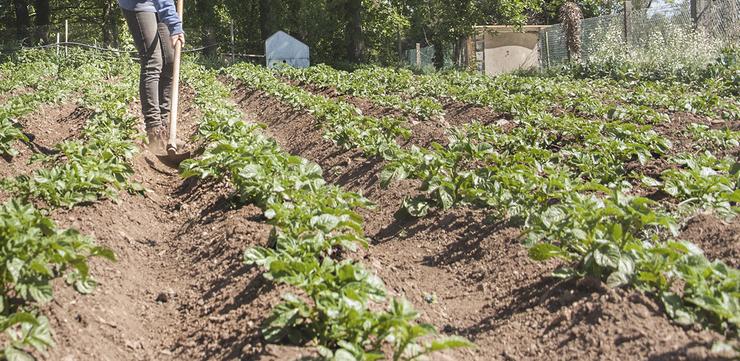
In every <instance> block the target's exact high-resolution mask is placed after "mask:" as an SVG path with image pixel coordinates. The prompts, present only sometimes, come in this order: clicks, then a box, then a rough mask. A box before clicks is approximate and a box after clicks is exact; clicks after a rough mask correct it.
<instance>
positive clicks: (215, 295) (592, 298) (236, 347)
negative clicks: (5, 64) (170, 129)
mask: <svg viewBox="0 0 740 361" xmlns="http://www.w3.org/2000/svg"><path fill="white" fill-rule="evenodd" d="M193 96H194V94H193V93H192V91H190V92H188V91H186V92H185V93H184V97H183V107H182V109H183V119H182V122H183V126H182V128H183V130H182V137H183V138H185V137H187V136H190V135H192V134H194V132H195V131H196V122H197V120H198V118H199V114H198V112H197V110H196V109H195V108H194V107H193ZM234 101H235V102H236V103H237V104H238V105H239V106H240V108H241V109H242V110H243V112H244V117H245V118H246V119H249V120H254V121H259V122H264V123H266V124H267V125H268V133H269V134H270V135H271V136H273V137H274V138H275V139H277V140H278V142H279V143H280V144H281V145H282V146H283V147H284V149H285V150H286V151H289V152H291V153H294V154H297V155H301V156H303V157H305V158H307V159H309V160H313V161H316V162H318V163H319V164H320V165H321V166H322V167H323V168H324V170H325V177H326V178H327V180H328V181H330V182H334V183H336V184H339V185H342V186H344V187H345V188H347V189H348V190H353V191H357V192H361V193H363V194H365V195H366V196H367V197H368V198H370V199H371V200H372V201H373V202H375V203H376V204H377V205H378V207H377V208H376V209H375V210H372V211H364V215H365V217H366V231H367V235H368V237H370V239H371V240H372V246H371V248H370V250H369V251H368V252H367V254H366V255H365V256H366V259H365V261H364V262H365V263H366V264H367V265H369V266H370V267H371V268H372V269H373V270H374V271H375V272H377V273H378V274H379V275H380V276H381V277H382V278H383V279H384V280H385V281H386V283H387V286H388V289H389V290H390V291H391V292H392V293H393V294H394V295H402V296H404V297H407V298H408V299H409V300H410V301H412V303H413V304H414V305H415V306H416V307H417V308H418V309H419V310H420V311H421V312H422V320H423V321H425V322H429V323H432V324H433V325H435V326H436V327H437V329H439V330H441V332H443V333H445V334H459V335H463V336H466V337H468V338H470V339H471V340H473V341H474V342H475V343H476V344H477V345H478V348H477V349H475V350H463V351H456V352H454V353H446V354H442V355H437V356H435V359H439V360H519V359H563V360H566V359H603V360H620V361H621V360H643V359H650V360H693V359H705V358H707V357H709V354H708V347H711V344H712V342H713V341H714V340H716V339H718V336H717V335H716V334H714V333H712V332H707V331H696V330H686V329H682V328H680V327H678V326H675V325H674V324H672V323H671V322H670V321H669V320H668V319H667V318H666V317H665V316H664V315H663V311H662V310H661V309H660V307H659V306H658V305H657V304H656V303H655V302H654V301H652V300H651V299H650V298H649V297H647V296H645V295H642V294H639V293H636V292H627V291H620V290H618V291H609V290H605V289H603V288H602V287H599V286H598V285H593V284H588V283H587V282H584V283H581V284H575V285H573V284H559V283H557V282H556V281H554V280H552V279H550V278H548V277H547V274H548V273H549V271H550V270H551V269H552V267H554V265H553V264H549V265H541V264H537V263H534V262H532V261H530V260H529V258H528V257H527V255H526V251H525V250H524V249H523V248H522V247H521V246H520V245H519V243H518V239H517V237H518V236H519V230H518V229H517V228H516V227H515V226H513V225H510V224H508V223H507V222H506V221H505V220H498V219H495V218H492V217H488V216H489V215H487V214H486V213H485V212H483V211H480V210H471V209H460V210H454V211H451V212H448V213H444V214H432V215H430V216H429V217H427V218H425V219H422V220H408V219H398V218H396V217H395V215H394V214H395V212H396V211H397V210H398V209H399V206H400V202H401V201H402V199H403V197H404V196H405V195H409V194H411V193H413V192H414V188H415V184H413V183H412V182H409V183H401V184H396V185H393V186H392V187H391V188H390V189H387V190H383V189H381V188H380V187H379V184H378V177H377V176H378V172H379V171H380V169H381V167H382V164H381V163H379V162H377V161H373V160H367V159H364V158H363V157H361V155H360V154H358V153H357V152H356V151H342V150H341V149H338V148H337V147H335V146H334V145H333V144H332V143H331V142H329V141H327V140H325V139H323V138H322V136H321V131H320V129H318V128H317V124H316V122H315V119H313V118H312V117H311V116H310V115H308V114H305V113H301V112H293V111H290V110H289V108H288V107H287V106H284V105H282V104H280V103H279V102H277V101H275V100H274V99H271V98H269V97H266V96H264V95H263V94H260V93H252V92H246V91H240V92H237V93H236V94H234ZM132 111H135V109H134V110H132ZM70 114H74V108H72V107H66V108H64V111H62V112H61V113H60V114H59V115H52V118H53V119H57V118H58V119H57V120H58V121H59V120H61V119H68V118H69V117H70V116H71V115H70ZM72 119H74V122H72V123H71V124H75V126H74V127H71V128H76V127H77V124H78V123H79V122H78V118H72ZM66 127H67V128H70V127H69V126H66ZM70 132H72V133H74V131H70ZM39 137H40V139H39V142H40V144H44V145H49V144H53V142H54V141H56V139H52V138H49V139H46V138H44V137H47V136H39ZM422 137H423V135H422ZM47 138H48V137H47ZM423 140H424V139H421V141H423ZM47 143H48V144H47ZM194 146H195V145H191V147H194ZM0 168H2V167H0ZM134 168H135V172H136V175H135V180H136V181H138V182H140V183H141V184H142V185H144V186H145V187H146V188H147V189H148V190H149V191H148V192H146V194H144V195H138V194H137V195H132V194H122V195H121V199H120V202H113V201H103V202H99V203H96V204H93V205H88V206H80V207H76V208H74V209H73V210H69V211H66V210H59V211H55V212H53V213H52V217H53V218H54V219H55V220H56V221H57V222H58V223H59V224H60V225H61V226H65V227H75V228H77V229H79V230H80V231H81V232H82V233H83V234H87V235H90V236H92V237H94V238H95V239H96V240H97V241H98V243H100V244H102V245H105V246H108V247H110V248H112V249H113V250H114V251H115V253H116V254H117V255H118V257H119V260H118V261H117V262H116V263H110V262H105V261H100V260H95V261H94V263H93V267H92V273H93V274H94V275H95V277H96V279H97V280H98V281H99V287H98V289H97V290H96V291H95V293H94V294H92V295H87V296H82V295H80V294H78V293H76V292H75V291H73V290H72V289H70V288H69V287H63V284H62V282H63V281H61V280H60V281H58V284H57V285H56V287H55V301H53V302H52V303H51V304H49V305H48V306H47V308H48V310H47V311H48V312H46V313H47V314H49V315H50V318H51V324H52V327H53V330H54V335H55V340H56V342H57V346H56V347H55V348H53V349H51V350H49V353H48V355H40V357H41V358H42V359H47V360H63V361H73V360H110V361H123V360H295V359H299V358H301V357H303V356H310V355H312V351H311V350H309V349H305V348H292V347H285V346H270V345H264V344H263V343H262V341H261V336H260V334H259V325H260V323H261V322H262V321H263V320H264V319H265V318H266V317H267V316H268V315H269V311H270V309H271V308H272V306H273V305H275V304H277V303H278V302H279V299H280V294H281V292H282V291H283V290H282V289H281V288H280V287H275V286H273V285H272V284H270V283H269V282H267V281H265V280H264V279H263V277H262V276H261V274H260V272H259V270H257V269H255V268H252V267H247V266H245V265H243V262H242V253H243V251H244V249H246V248H247V247H249V246H251V245H265V244H266V243H267V237H268V235H269V232H270V230H271V229H270V227H269V226H268V225H267V224H266V223H265V219H264V217H263V215H262V211H261V210H259V209H258V208H256V207H254V206H250V205H246V206H243V205H238V204H235V203H234V201H233V199H232V197H231V196H232V190H231V189H229V188H228V187H227V186H225V185H223V184H216V183H209V182H197V181H192V180H189V181H183V180H182V179H181V178H180V177H179V175H178V173H177V172H176V171H175V170H173V169H169V168H167V167H165V166H164V165H162V164H161V163H159V162H158V160H157V159H156V158H155V157H153V156H152V155H151V154H149V153H147V152H142V153H141V154H140V155H139V156H138V157H137V158H136V159H135V161H134ZM8 169H10V168H8ZM0 170H1V169H0ZM23 171H24V172H25V171H30V170H28V169H25V168H24V169H23Z"/></svg>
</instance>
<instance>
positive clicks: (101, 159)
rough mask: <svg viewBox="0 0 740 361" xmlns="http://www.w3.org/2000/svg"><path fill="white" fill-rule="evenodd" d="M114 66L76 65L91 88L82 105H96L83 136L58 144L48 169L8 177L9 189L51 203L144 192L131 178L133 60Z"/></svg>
mask: <svg viewBox="0 0 740 361" xmlns="http://www.w3.org/2000/svg"><path fill="white" fill-rule="evenodd" d="M114 63H117V64H118V65H119V66H118V67H116V66H113V67H111V66H110V64H108V62H97V63H90V64H86V65H83V66H82V67H80V68H77V69H76V71H78V72H79V73H80V74H84V76H83V75H80V76H79V77H80V79H78V81H79V82H81V83H86V84H95V86H92V87H87V89H86V90H85V92H84V94H83V97H82V99H81V101H80V105H81V106H83V107H85V108H88V109H91V110H93V114H92V116H91V117H90V119H88V121H87V122H86V124H85V126H84V128H83V131H82V133H83V134H82V135H83V138H82V139H75V140H67V141H64V142H62V143H60V144H57V145H56V146H55V150H56V151H57V152H56V154H54V155H51V156H47V157H42V158H41V161H43V162H44V164H45V165H47V166H48V168H42V169H39V170H37V171H35V172H34V173H33V174H30V175H21V176H19V177H17V178H16V179H13V180H8V181H5V182H4V183H5V184H4V186H5V188H7V189H9V190H11V191H12V192H14V193H15V194H17V195H18V196H19V197H22V198H25V199H30V198H35V199H41V200H43V201H45V202H46V203H47V204H48V205H50V206H52V207H68V208H71V207H73V206H74V205H77V204H80V203H89V202H94V201H96V200H98V199H99V198H110V199H116V198H117V196H118V193H119V192H120V191H121V190H130V191H141V190H143V189H142V188H141V186H139V185H137V184H135V183H131V182H129V181H128V178H129V177H130V176H131V175H132V174H133V169H132V167H131V164H130V161H131V159H132V158H133V156H134V154H135V152H136V146H135V144H134V140H135V139H136V138H137V137H138V136H139V135H138V130H137V128H136V122H137V121H138V120H137V119H136V118H135V117H133V116H131V115H130V114H128V105H129V103H130V102H131V101H132V100H133V99H134V97H135V95H136V92H137V87H136V84H135V83H136V76H135V71H134V69H133V66H132V63H131V62H129V61H128V60H125V59H123V60H122V59H118V60H116V61H115V62H114ZM105 77H120V78H122V79H123V81H121V82H105V81H102V82H101V80H102V79H104V78H105Z"/></svg>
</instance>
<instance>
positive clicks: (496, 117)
mask: <svg viewBox="0 0 740 361" xmlns="http://www.w3.org/2000/svg"><path fill="white" fill-rule="evenodd" d="M288 82H289V83H290V84H292V85H295V86H301V87H302V88H303V89H304V90H306V91H309V92H311V93H313V94H316V95H321V96H324V97H327V98H330V99H335V100H342V101H345V102H348V103H349V104H352V105H353V106H355V107H357V108H358V109H360V111H361V112H362V114H365V115H368V116H372V117H375V118H381V117H396V118H403V119H407V120H408V123H407V125H408V126H409V128H410V129H411V138H410V139H409V140H408V142H406V144H405V145H417V146H421V147H428V146H430V145H431V143H432V142H437V143H439V144H443V145H444V144H447V142H448V137H447V130H448V129H449V128H450V127H454V126H460V125H464V124H469V123H471V122H473V121H479V122H481V123H483V124H491V123H497V124H500V125H501V126H502V127H503V129H504V130H506V131H508V130H511V129H512V128H513V127H514V123H512V122H510V121H509V120H507V118H506V117H505V116H504V115H503V114H499V113H495V112H493V111H491V110H490V109H489V108H486V107H480V106H476V105H469V104H463V103H460V102H456V101H454V100H451V99H445V100H444V101H443V103H442V106H443V110H444V116H443V117H442V118H439V119H428V120H422V119H419V118H417V117H415V116H413V115H408V114H404V112H403V111H400V110H398V109H393V108H389V107H385V106H381V105H378V104H376V103H374V102H372V101H370V100H368V99H365V98H361V97H355V96H351V95H340V94H339V93H337V91H336V89H334V88H331V87H327V88H325V87H318V86H314V85H310V84H300V83H298V82H295V81H288Z"/></svg>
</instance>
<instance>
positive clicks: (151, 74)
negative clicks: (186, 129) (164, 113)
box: [123, 10, 162, 130]
mask: <svg viewBox="0 0 740 361" xmlns="http://www.w3.org/2000/svg"><path fill="white" fill-rule="evenodd" d="M123 14H124V17H125V18H126V23H127V24H128V28H129V30H130V31H131V35H132V36H133V38H134V43H135V44H136V48H137V49H138V51H139V57H140V58H141V78H140V86H139V92H140V96H141V111H142V113H143V114H144V124H145V125H146V129H147V130H149V129H154V128H157V127H160V126H161V125H162V119H161V115H160V98H159V94H160V92H159V87H160V84H159V82H160V81H159V79H160V74H161V73H162V49H161V46H160V41H159V35H158V31H157V23H158V21H157V14H155V13H147V12H133V11H128V10H124V11H123Z"/></svg>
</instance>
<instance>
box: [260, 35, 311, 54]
mask: <svg viewBox="0 0 740 361" xmlns="http://www.w3.org/2000/svg"><path fill="white" fill-rule="evenodd" d="M265 56H266V57H267V59H268V60H269V59H274V60H290V59H309V58H310V50H309V48H308V45H306V44H304V43H302V42H300V41H299V40H298V39H296V38H294V37H292V36H290V35H288V34H286V33H285V32H283V31H278V32H277V33H275V34H273V35H272V36H271V37H269V38H268V39H267V41H265Z"/></svg>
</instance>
